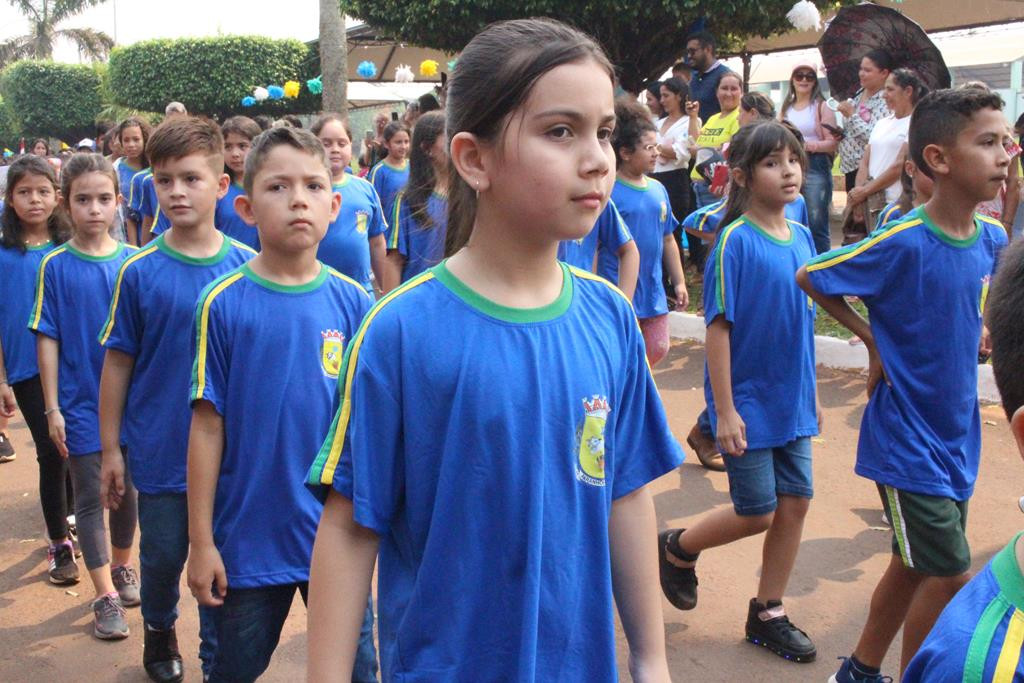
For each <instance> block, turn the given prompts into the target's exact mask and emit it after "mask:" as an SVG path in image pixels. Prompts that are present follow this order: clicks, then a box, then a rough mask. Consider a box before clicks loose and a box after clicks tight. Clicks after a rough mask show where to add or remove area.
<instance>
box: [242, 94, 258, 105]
mask: <svg viewBox="0 0 1024 683" xmlns="http://www.w3.org/2000/svg"><path fill="white" fill-rule="evenodd" d="M242 106H243V107H254V106H256V98H255V97H253V96H252V95H246V96H245V97H243V98H242Z"/></svg>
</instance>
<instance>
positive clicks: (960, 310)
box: [797, 90, 1010, 683]
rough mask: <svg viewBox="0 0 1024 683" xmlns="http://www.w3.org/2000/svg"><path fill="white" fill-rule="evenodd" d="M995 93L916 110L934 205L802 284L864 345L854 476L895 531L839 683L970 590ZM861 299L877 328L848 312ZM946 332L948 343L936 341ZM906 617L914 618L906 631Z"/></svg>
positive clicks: (870, 666) (996, 229)
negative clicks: (981, 210)
mask: <svg viewBox="0 0 1024 683" xmlns="http://www.w3.org/2000/svg"><path fill="white" fill-rule="evenodd" d="M1005 132H1006V123H1005V121H1004V120H1003V115H1002V100H1001V99H1000V98H999V96H998V95H996V94H994V93H990V92H987V91H985V92H982V91H979V90H958V91H950V90H940V91H937V92H934V93H931V94H930V95H928V96H927V97H925V98H924V99H922V100H921V102H919V103H918V105H917V108H916V109H915V111H914V114H913V118H912V119H911V122H910V134H909V141H908V146H909V152H910V155H911V156H912V158H913V160H914V162H915V163H916V164H917V167H918V168H919V169H920V170H921V171H922V172H923V173H925V174H926V175H928V176H930V177H931V178H932V179H933V180H934V181H935V191H934V194H933V196H932V198H931V199H930V200H929V201H928V202H927V203H926V204H924V205H923V206H920V207H918V208H916V209H914V210H913V211H911V212H910V213H908V214H907V215H906V216H904V217H903V218H902V219H901V220H900V221H898V222H896V223H891V224H889V225H888V226H887V227H886V228H885V229H884V230H882V231H876V232H874V233H872V234H871V235H869V236H868V237H867V238H866V239H864V240H863V241H861V242H859V243H857V244H854V245H850V246H848V247H843V248H841V249H836V250H833V251H830V252H828V253H826V254H822V255H821V256H818V257H817V258H815V259H812V260H811V261H810V262H808V263H807V264H806V265H805V266H804V267H803V268H801V269H800V271H799V272H798V274H797V279H798V281H799V282H800V286H801V287H803V289H804V290H806V291H807V293H808V294H810V295H811V297H813V298H814V299H815V300H816V301H817V302H818V303H819V304H821V306H822V307H823V308H824V309H825V310H827V311H828V312H829V313H831V314H832V316H833V317H834V318H836V320H838V321H839V322H840V323H842V324H843V325H845V326H846V327H848V328H849V329H850V330H851V331H852V332H853V333H854V334H856V335H857V336H859V337H860V338H861V339H863V340H864V344H865V346H866V347H867V350H868V353H869V370H868V395H869V399H868V405H867V408H866V409H865V411H864V419H863V421H862V423H861V432H860V443H859V445H858V448H857V465H856V472H857V473H858V474H860V475H861V476H863V477H866V478H868V479H871V480H872V481H874V482H875V483H876V484H877V486H878V490H879V494H880V496H881V498H882V504H883V506H884V507H885V510H886V513H887V514H888V516H889V519H891V520H892V522H893V525H892V526H893V544H892V547H893V556H892V558H891V560H890V563H889V567H888V568H887V569H886V572H885V575H884V576H883V577H882V579H881V581H880V582H879V584H878V586H877V587H876V588H875V592H874V595H873V596H872V599H871V609H870V612H869V614H868V620H867V624H866V625H865V626H864V631H863V632H862V635H861V639H860V641H859V643H858V644H857V647H856V649H855V650H854V651H853V654H852V655H851V657H850V658H849V659H847V660H846V661H845V662H844V664H843V665H842V667H841V668H840V669H839V671H838V672H837V673H836V676H835V678H834V680H836V681H838V682H839V683H845V682H847V681H858V680H869V681H875V680H881V677H880V673H879V670H878V669H879V667H880V666H881V663H882V659H883V657H884V656H885V653H886V651H887V650H888V649H889V645H890V644H891V642H892V639H893V638H894V637H895V635H896V632H897V631H898V630H899V627H900V624H904V629H903V654H902V660H901V669H903V668H905V667H906V666H907V663H908V662H909V661H910V659H911V658H912V657H913V656H914V653H915V652H916V651H917V648H918V646H919V645H920V644H921V641H922V640H923V639H924V637H925V635H926V634H927V633H928V631H929V630H930V629H931V627H932V624H933V623H934V622H935V619H936V618H937V617H938V615H939V612H941V611H942V608H943V607H944V606H945V605H946V603H947V602H949V600H950V598H952V597H953V595H955V594H956V592H957V590H959V589H960V588H961V587H962V586H963V585H964V583H966V581H967V571H968V569H970V566H971V555H970V550H969V548H968V545H967V537H966V535H965V527H966V514H967V503H968V499H969V498H970V497H971V493H972V491H973V490H974V481H975V478H976V476H977V473H978V460H979V457H980V455H981V427H980V417H979V412H978V392H977V378H978V368H977V355H978V350H979V345H980V344H981V342H982V313H983V310H984V306H985V298H986V296H987V294H988V285H989V281H990V279H991V277H992V274H993V272H994V271H995V267H996V262H997V260H998V258H999V253H1000V251H1001V250H1002V248H1003V246H1004V245H1005V244H1006V232H1005V230H1004V229H1003V227H1002V226H1001V225H1000V224H999V223H997V222H995V221H992V220H990V219H987V218H984V217H982V216H980V215H976V214H975V212H974V209H975V207H976V206H977V205H978V203H979V202H982V201H985V200H988V199H992V198H993V197H994V196H995V195H996V193H997V192H998V191H999V189H1000V188H1001V187H1002V184H1003V181H1004V180H1005V178H1006V175H1007V169H1008V167H1009V161H1010V159H1009V156H1008V155H1007V154H1006V150H1005V149H1004V148H1003V139H1004V137H1005ZM844 296H858V297H860V298H861V300H862V301H863V302H864V304H865V305H866V306H867V308H868V312H869V313H870V319H871V322H870V325H869V324H868V322H867V321H865V320H864V319H863V318H861V317H860V316H859V315H858V314H857V313H856V312H855V311H854V310H853V309H852V308H851V307H850V306H849V304H847V303H846V300H845V299H844V298H843V297H844ZM935 330H943V334H935V333H934V331H935ZM904 622H905V623H904Z"/></svg>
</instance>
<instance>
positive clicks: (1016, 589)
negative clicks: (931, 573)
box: [902, 534, 1024, 683]
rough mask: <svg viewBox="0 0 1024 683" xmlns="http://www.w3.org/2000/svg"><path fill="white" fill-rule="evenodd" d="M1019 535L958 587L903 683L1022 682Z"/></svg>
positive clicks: (1023, 604) (1023, 579)
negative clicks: (1016, 553) (1018, 561)
mask: <svg viewBox="0 0 1024 683" xmlns="http://www.w3.org/2000/svg"><path fill="white" fill-rule="evenodd" d="M1020 536H1021V535H1020V534H1017V536H1016V537H1014V539H1013V540H1012V541H1011V542H1010V544H1009V545H1008V546H1006V547H1005V548H1003V549H1002V550H1001V551H999V553H998V554H997V555H996V556H995V557H993V558H992V560H990V561H989V563H988V564H987V565H985V568H984V569H983V570H981V573H979V574H978V575H977V576H975V577H974V578H973V579H971V580H970V582H968V584H967V585H966V586H964V587H963V588H961V589H960V591H959V592H958V593H957V594H956V596H955V597H954V598H953V599H952V600H950V601H949V604H947V605H946V608H945V609H943V610H942V614H941V615H939V618H938V620H937V621H936V622H935V626H933V627H932V630H931V632H930V633H929V634H928V637H927V638H925V640H924V643H922V644H921V648H920V649H919V650H918V651H917V654H916V655H914V658H913V659H912V660H910V664H909V665H907V670H906V671H905V672H904V673H903V678H902V681H903V683H987V682H988V681H1007V682H1009V681H1021V680H1024V657H1022V656H1021V655H1022V649H1021V648H1022V644H1024V576H1022V575H1021V568H1020V566H1018V564H1017V558H1016V555H1015V548H1016V545H1017V542H1018V540H1019V539H1020Z"/></svg>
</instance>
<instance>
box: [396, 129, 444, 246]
mask: <svg viewBox="0 0 1024 683" xmlns="http://www.w3.org/2000/svg"><path fill="white" fill-rule="evenodd" d="M442 135H444V114H443V113H442V112H439V111H429V112H427V113H426V114H424V115H423V116H421V117H420V118H419V119H418V120H417V121H416V127H415V128H414V129H413V131H412V145H411V147H410V152H409V181H408V183H406V185H405V197H404V200H403V201H404V202H405V204H406V205H407V206H408V207H409V215H411V216H412V217H413V218H414V219H415V220H416V222H418V223H419V224H420V225H421V226H423V227H424V228H432V227H434V221H432V220H431V219H430V214H428V213H427V200H428V199H430V193H431V192H433V191H434V185H436V184H437V175H436V174H435V173H434V162H433V160H432V159H431V158H430V154H429V153H428V151H427V150H428V149H430V146H431V145H433V144H434V142H436V141H437V139H438V138H439V137H441V136H442Z"/></svg>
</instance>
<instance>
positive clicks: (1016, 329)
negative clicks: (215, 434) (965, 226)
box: [985, 240, 1024, 418]
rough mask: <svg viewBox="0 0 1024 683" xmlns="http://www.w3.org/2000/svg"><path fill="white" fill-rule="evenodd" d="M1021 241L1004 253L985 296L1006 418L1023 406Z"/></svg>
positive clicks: (1023, 245)
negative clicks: (986, 297)
mask: <svg viewBox="0 0 1024 683" xmlns="http://www.w3.org/2000/svg"><path fill="white" fill-rule="evenodd" d="M1022 311H1024V242H1021V241H1020V240H1016V241H1014V243H1013V244H1011V245H1010V246H1009V247H1007V248H1006V249H1005V250H1004V251H1003V255H1002V258H1000V260H999V269H998V270H997V271H996V276H995V279H994V280H993V282H992V287H991V288H990V289H989V293H988V303H987V305H986V306H985V318H986V323H987V325H988V329H989V333H990V334H991V335H992V371H993V374H994V375H995V378H996V387H997V388H998V389H999V395H1000V396H1001V397H1002V400H1003V410H1005V411H1006V417H1007V418H1012V417H1013V414H1014V413H1015V412H1017V410H1018V409H1019V408H1020V407H1021V406H1022V405H1024V372H1021V368H1024V315H1022V314H1021V313H1022Z"/></svg>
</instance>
